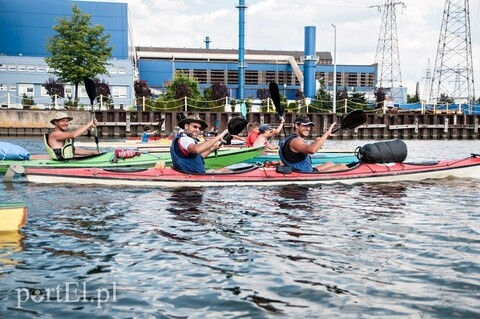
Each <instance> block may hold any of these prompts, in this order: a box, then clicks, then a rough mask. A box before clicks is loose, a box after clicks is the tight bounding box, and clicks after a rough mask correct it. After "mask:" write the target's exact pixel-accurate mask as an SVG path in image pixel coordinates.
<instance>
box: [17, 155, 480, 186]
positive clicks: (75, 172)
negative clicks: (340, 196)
mask: <svg viewBox="0 0 480 319" xmlns="http://www.w3.org/2000/svg"><path fill="white" fill-rule="evenodd" d="M449 176H453V177H457V178H480V158H479V157H470V158H464V159H456V160H440V161H437V162H436V163H430V164H425V163H419V164H417V163H388V164H366V163H359V164H357V165H356V166H354V167H352V168H350V169H348V170H343V171H333V172H316V173H299V172H292V173H291V174H284V173H281V172H277V171H276V169H275V168H272V167H264V166H258V165H252V166H250V167H245V169H238V170H236V171H228V172H215V173H206V174H189V173H182V172H179V171H177V170H175V169H173V168H163V169H155V168H149V169H146V170H143V171H135V172H128V171H118V170H115V171H110V170H104V169H101V168H84V169H35V168H32V169H27V170H26V178H27V180H28V181H31V182H34V183H71V184H99V185H112V186H115V185H131V186H144V187H145V186H153V187H184V186H192V187H205V186H208V187H209V186H276V185H289V184H298V185H320V184H337V183H340V184H358V183H372V182H373V183H384V182H401V181H420V180H425V179H438V178H446V177H449Z"/></svg>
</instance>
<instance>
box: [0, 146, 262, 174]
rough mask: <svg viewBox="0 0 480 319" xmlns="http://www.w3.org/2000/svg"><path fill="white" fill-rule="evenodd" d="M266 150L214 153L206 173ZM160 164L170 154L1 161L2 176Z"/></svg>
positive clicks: (259, 148)
mask: <svg viewBox="0 0 480 319" xmlns="http://www.w3.org/2000/svg"><path fill="white" fill-rule="evenodd" d="M264 150H265V149H264V147H263V146H262V147H252V148H239V149H229V150H220V151H219V152H218V155H217V156H215V154H214V153H213V152H212V154H210V155H209V156H207V157H206V158H205V167H206V168H207V169H217V168H222V167H225V166H229V165H232V164H236V163H240V162H244V161H246V160H249V159H251V158H253V157H256V156H259V155H261V154H263V152H264ZM158 162H165V164H166V165H167V166H169V165H171V163H172V161H171V158H170V153H140V154H139V155H136V156H133V157H130V158H117V157H116V156H115V152H107V153H102V154H98V155H94V156H89V157H86V158H78V159H72V160H63V161H59V160H52V159H29V160H23V161H22V160H3V161H0V173H6V172H7V170H8V168H9V167H10V165H12V164H17V165H20V166H23V167H24V168H30V167H35V168H80V167H101V168H113V167H138V168H148V167H154V166H155V164H157V163H158Z"/></svg>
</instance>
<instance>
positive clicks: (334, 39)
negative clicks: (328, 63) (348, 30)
mask: <svg viewBox="0 0 480 319" xmlns="http://www.w3.org/2000/svg"><path fill="white" fill-rule="evenodd" d="M331 25H332V27H333V113H334V114H335V113H337V27H336V26H335V25H334V24H333V23H332V24H331Z"/></svg>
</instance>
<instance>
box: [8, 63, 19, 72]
mask: <svg viewBox="0 0 480 319" xmlns="http://www.w3.org/2000/svg"><path fill="white" fill-rule="evenodd" d="M8 71H10V72H13V71H17V66H16V65H15V64H9V65H8Z"/></svg>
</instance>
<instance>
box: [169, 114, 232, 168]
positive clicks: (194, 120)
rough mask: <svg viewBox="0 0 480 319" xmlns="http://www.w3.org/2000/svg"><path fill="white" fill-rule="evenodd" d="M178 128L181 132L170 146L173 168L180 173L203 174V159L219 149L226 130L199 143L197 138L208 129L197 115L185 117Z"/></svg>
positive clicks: (205, 123)
mask: <svg viewBox="0 0 480 319" xmlns="http://www.w3.org/2000/svg"><path fill="white" fill-rule="evenodd" d="M178 126H179V127H180V128H181V129H183V130H180V132H179V133H178V134H177V135H176V136H175V138H174V139H173V141H172V145H171V146H170V155H171V157H172V162H173V167H175V168H176V169H178V170H180V171H182V172H188V173H205V163H204V161H203V159H204V158H205V157H206V156H208V154H210V153H211V152H212V151H214V150H217V149H219V148H220V146H221V145H222V141H223V138H224V137H225V135H227V133H228V130H227V129H226V130H225V131H223V132H222V133H221V134H218V135H217V136H215V137H214V138H212V139H210V140H207V141H204V142H201V143H200V142H199V140H198V136H199V134H200V132H201V131H203V130H205V129H206V128H207V127H208V124H207V122H205V121H203V120H201V119H200V118H199V117H198V115H190V116H187V117H186V118H184V119H182V120H180V121H179V122H178Z"/></svg>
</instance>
